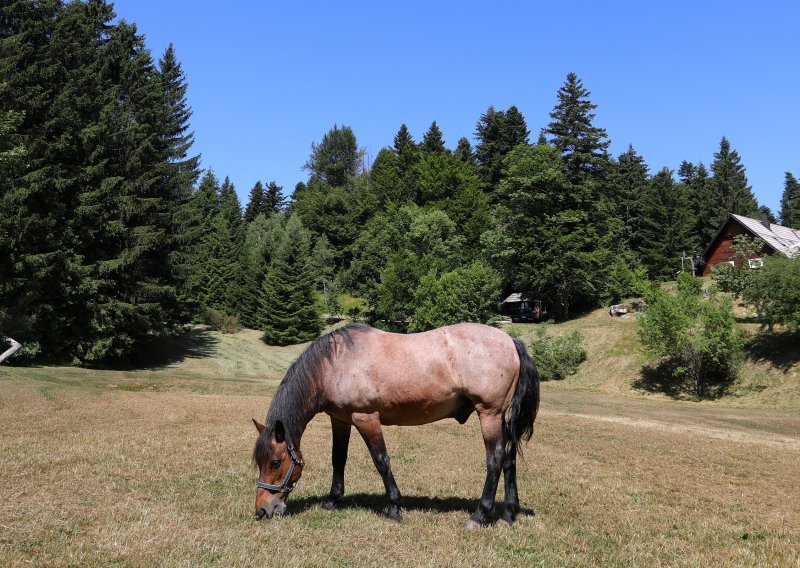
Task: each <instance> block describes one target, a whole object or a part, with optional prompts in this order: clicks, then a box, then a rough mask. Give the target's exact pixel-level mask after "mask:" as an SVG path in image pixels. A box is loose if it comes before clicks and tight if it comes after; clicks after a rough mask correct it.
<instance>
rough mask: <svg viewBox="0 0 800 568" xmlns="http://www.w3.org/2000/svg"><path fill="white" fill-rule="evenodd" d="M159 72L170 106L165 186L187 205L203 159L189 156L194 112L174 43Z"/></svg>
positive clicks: (165, 103) (166, 51) (167, 126)
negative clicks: (190, 120) (188, 98)
mask: <svg viewBox="0 0 800 568" xmlns="http://www.w3.org/2000/svg"><path fill="white" fill-rule="evenodd" d="M158 71H159V75H160V77H161V85H162V87H161V88H162V90H163V93H164V105H165V107H166V117H165V125H164V130H163V133H162V137H163V139H164V144H165V146H166V159H167V171H166V179H165V183H166V184H167V185H168V186H169V187H168V190H167V191H168V194H169V195H173V196H175V197H174V198H175V199H176V200H178V201H180V202H185V201H187V200H188V199H189V198H190V196H191V194H192V188H193V187H194V184H195V183H196V182H197V179H198V178H199V177H200V168H199V163H200V156H199V155H195V156H189V152H190V151H191V149H192V145H193V144H194V133H193V132H191V131H190V130H189V128H190V125H189V119H190V118H191V117H192V109H191V107H189V103H188V101H187V100H186V91H187V89H188V85H187V83H186V76H185V75H184V74H183V69H181V64H180V62H179V61H178V59H177V58H176V56H175V48H174V47H173V45H172V44H171V43H170V44H169V46H167V49H166V50H165V51H164V55H163V56H162V57H161V59H160V60H159V62H158Z"/></svg>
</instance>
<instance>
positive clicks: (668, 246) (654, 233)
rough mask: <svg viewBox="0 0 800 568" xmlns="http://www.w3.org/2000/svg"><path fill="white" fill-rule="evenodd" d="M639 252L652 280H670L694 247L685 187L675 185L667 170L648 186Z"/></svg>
mask: <svg viewBox="0 0 800 568" xmlns="http://www.w3.org/2000/svg"><path fill="white" fill-rule="evenodd" d="M640 224H641V227H640V229H639V247H638V252H639V255H640V257H641V259H642V263H643V264H644V266H645V267H646V268H647V271H648V274H649V276H650V277H651V278H655V279H661V280H671V279H674V278H675V275H676V274H677V272H678V271H679V269H680V267H681V256H682V255H683V254H684V253H688V252H690V250H691V247H692V242H693V241H692V224H693V218H692V215H691V211H690V203H689V199H688V195H687V189H686V185H685V184H682V183H681V184H676V183H675V180H674V179H673V177H672V172H671V171H670V170H669V169H667V168H664V169H662V170H661V171H659V172H658V173H657V174H656V175H655V176H653V179H652V180H651V181H650V183H649V184H648V185H647V187H646V190H645V192H644V194H643V195H642V199H641V219H640Z"/></svg>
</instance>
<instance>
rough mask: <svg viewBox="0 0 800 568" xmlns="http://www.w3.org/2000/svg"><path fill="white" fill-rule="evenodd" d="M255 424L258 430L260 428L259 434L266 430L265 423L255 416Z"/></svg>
mask: <svg viewBox="0 0 800 568" xmlns="http://www.w3.org/2000/svg"><path fill="white" fill-rule="evenodd" d="M253 424H255V426H256V430H258V433H259V434H261V432H263V431H264V425H263V424H262V423H261V422H259V421H258V420H256V419H255V418H253Z"/></svg>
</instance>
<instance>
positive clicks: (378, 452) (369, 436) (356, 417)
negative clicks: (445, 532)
mask: <svg viewBox="0 0 800 568" xmlns="http://www.w3.org/2000/svg"><path fill="white" fill-rule="evenodd" d="M353 425H354V426H355V427H356V430H358V433H359V434H361V437H362V438H364V442H366V444H367V448H369V453H370V455H371V456H372V461H373V463H374V464H375V469H377V470H378V473H380V474H381V479H383V485H384V487H385V488H386V497H387V498H388V499H389V508H388V510H387V511H386V516H387V517H389V518H390V519H391V520H393V521H398V522H399V521H401V520H402V517H401V516H400V489H398V487H397V483H396V482H395V480H394V475H392V468H391V466H390V465H389V454H388V453H387V452H386V443H385V442H384V440H383V431H382V430H381V421H380V417H379V415H378V414H377V413H376V414H353Z"/></svg>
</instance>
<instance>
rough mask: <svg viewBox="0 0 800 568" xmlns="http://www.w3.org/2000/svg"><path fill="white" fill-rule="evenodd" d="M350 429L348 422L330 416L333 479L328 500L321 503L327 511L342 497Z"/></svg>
mask: <svg viewBox="0 0 800 568" xmlns="http://www.w3.org/2000/svg"><path fill="white" fill-rule="evenodd" d="M350 429H351V428H350V424H348V423H347V422H342V421H341V420H337V419H336V418H334V417H333V416H331V432H332V433H333V448H332V450H331V463H332V464H333V480H332V481H331V494H330V495H329V496H328V500H327V501H325V502H324V503H323V504H322V508H323V509H327V510H329V511H330V510H333V509H335V508H336V504H337V503H338V502H339V501H341V499H342V497H344V466H345V464H346V463H347V448H348V446H349V445H350Z"/></svg>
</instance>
